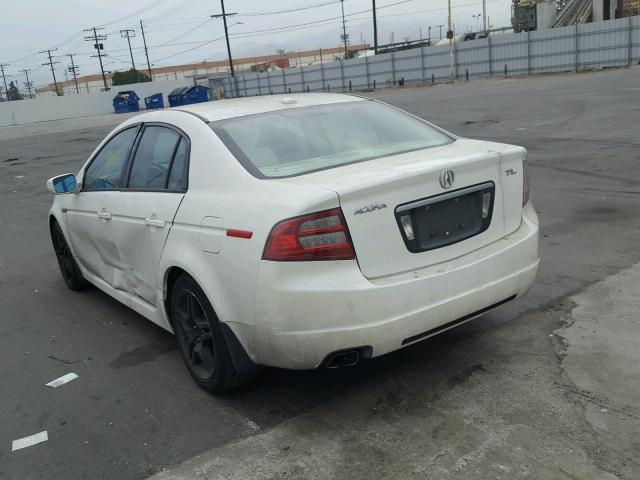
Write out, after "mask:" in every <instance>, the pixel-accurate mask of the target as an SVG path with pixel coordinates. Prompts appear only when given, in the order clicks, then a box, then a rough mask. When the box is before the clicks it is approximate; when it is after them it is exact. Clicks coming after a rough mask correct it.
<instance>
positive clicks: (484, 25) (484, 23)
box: [482, 0, 640, 32]
mask: <svg viewBox="0 0 640 480" xmlns="http://www.w3.org/2000/svg"><path fill="white" fill-rule="evenodd" d="M638 5H640V3H639V4H638ZM482 31H483V32H486V31H487V0H482Z"/></svg>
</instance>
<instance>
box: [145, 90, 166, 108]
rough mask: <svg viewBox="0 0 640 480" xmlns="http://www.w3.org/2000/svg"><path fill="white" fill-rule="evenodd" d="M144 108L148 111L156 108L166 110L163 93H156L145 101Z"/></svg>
mask: <svg viewBox="0 0 640 480" xmlns="http://www.w3.org/2000/svg"><path fill="white" fill-rule="evenodd" d="M144 106H145V107H146V108H147V110H153V109H154V108H164V100H163V99H162V93H154V94H153V95H150V96H148V97H145V99H144Z"/></svg>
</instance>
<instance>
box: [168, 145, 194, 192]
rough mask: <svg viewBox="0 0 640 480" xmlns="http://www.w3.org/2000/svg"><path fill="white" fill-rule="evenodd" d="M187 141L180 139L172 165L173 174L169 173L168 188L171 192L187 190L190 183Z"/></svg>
mask: <svg viewBox="0 0 640 480" xmlns="http://www.w3.org/2000/svg"><path fill="white" fill-rule="evenodd" d="M187 160H188V159H187V141H186V140H185V139H184V138H181V139H180V143H179V144H178V148H177V150H176V154H175V156H174V157H173V163H172V164H171V172H170V173H169V181H168V182H167V188H168V189H169V190H186V189H187V184H188V183H189V182H188V180H189V177H188V175H189V168H188V164H187Z"/></svg>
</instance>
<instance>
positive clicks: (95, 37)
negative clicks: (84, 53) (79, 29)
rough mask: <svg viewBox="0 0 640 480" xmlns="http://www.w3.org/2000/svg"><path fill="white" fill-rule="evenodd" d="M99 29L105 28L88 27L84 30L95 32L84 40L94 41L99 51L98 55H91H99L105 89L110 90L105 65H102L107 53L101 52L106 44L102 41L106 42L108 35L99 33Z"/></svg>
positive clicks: (94, 46) (94, 45)
mask: <svg viewBox="0 0 640 480" xmlns="http://www.w3.org/2000/svg"><path fill="white" fill-rule="evenodd" d="M98 30H104V28H96V27H91V28H86V29H85V30H84V31H85V32H89V33H91V32H93V35H89V36H87V37H84V40H85V42H93V48H95V49H96V50H97V51H98V55H91V57H93V58H95V57H98V60H99V61H100V72H101V73H102V83H103V84H104V89H105V91H107V90H109V86H108V85H107V77H105V75H104V66H103V65H102V57H106V56H107V54H106V53H101V50H104V44H103V43H101V41H102V42H104V41H105V40H106V39H107V36H106V35H98Z"/></svg>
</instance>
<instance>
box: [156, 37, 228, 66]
mask: <svg viewBox="0 0 640 480" xmlns="http://www.w3.org/2000/svg"><path fill="white" fill-rule="evenodd" d="M223 38H224V35H222V36H220V37H218V38H214V39H213V40H207V41H205V42H203V43H201V44H200V45H196V46H195V47H192V48H188V49H187V50H183V51H181V52H178V53H174V54H172V55H167V56H166V57H162V58H158V59H157V60H155V61H156V62H161V61H162V60H166V59H168V58H173V57H177V56H178V55H182V54H183V53H187V52H191V51H192V50H196V49H198V48H200V47H204V46H205V45H210V44H212V43H214V42H217V41H218V40H222V39H223Z"/></svg>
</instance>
